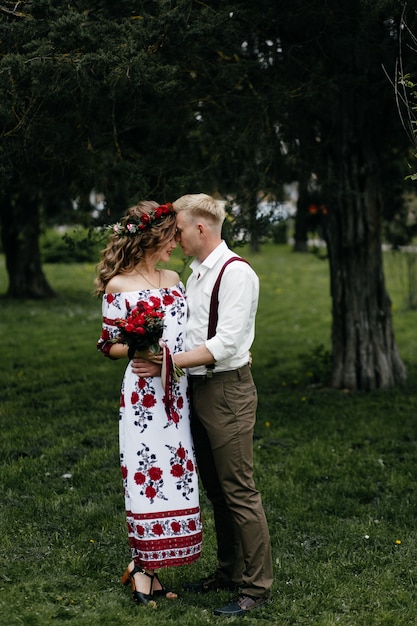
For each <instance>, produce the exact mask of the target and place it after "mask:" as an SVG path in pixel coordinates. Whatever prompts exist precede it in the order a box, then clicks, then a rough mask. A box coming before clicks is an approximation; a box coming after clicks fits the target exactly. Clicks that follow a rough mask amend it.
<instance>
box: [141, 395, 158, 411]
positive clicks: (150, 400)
mask: <svg viewBox="0 0 417 626" xmlns="http://www.w3.org/2000/svg"><path fill="white" fill-rule="evenodd" d="M142 404H143V406H144V407H146V408H147V409H150V408H151V407H153V406H155V404H156V400H155V398H154V397H153V395H152V394H150V393H145V395H144V396H143V400H142Z"/></svg>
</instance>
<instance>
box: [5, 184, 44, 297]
mask: <svg viewBox="0 0 417 626" xmlns="http://www.w3.org/2000/svg"><path fill="white" fill-rule="evenodd" d="M0 207H1V208H0V218H1V238H2V243H3V249H4V253H5V257H6V269H7V273H8V277H9V286H8V289H7V293H6V296H7V297H9V298H16V299H18V298H34V299H42V298H52V297H54V296H55V295H56V294H55V292H54V290H53V289H52V287H51V286H50V285H49V283H48V281H47V279H46V277H45V275H44V273H43V270H42V264H41V255H40V247H39V234H40V215H39V198H38V197H33V196H25V195H24V194H19V195H18V196H14V197H11V196H7V197H6V198H5V199H4V200H3V202H2V203H1V205H0Z"/></svg>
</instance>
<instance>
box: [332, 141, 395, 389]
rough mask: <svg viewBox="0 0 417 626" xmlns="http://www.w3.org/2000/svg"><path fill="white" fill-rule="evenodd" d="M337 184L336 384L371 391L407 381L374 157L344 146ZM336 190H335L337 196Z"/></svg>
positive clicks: (335, 175)
mask: <svg viewBox="0 0 417 626" xmlns="http://www.w3.org/2000/svg"><path fill="white" fill-rule="evenodd" d="M345 148H346V149H345V150H344V151H343V156H342V159H340V161H339V162H338V163H339V167H338V168H337V171H335V164H336V163H337V161H336V159H335V160H333V162H332V161H331V158H330V160H329V162H328V163H329V167H330V170H332V171H329V177H328V180H333V193H332V190H331V189H328V193H329V194H331V193H332V195H331V196H329V197H331V198H332V201H331V203H330V206H329V211H328V223H327V229H328V230H327V235H326V239H327V246H328V252H329V260H330V280H331V296H332V304H333V325H332V352H333V372H332V386H333V387H336V388H347V389H350V390H363V391H369V390H372V389H382V388H386V387H391V386H394V385H395V384H397V383H400V382H403V381H404V380H405V379H406V369H405V366H404V364H403V362H402V360H401V358H400V355H399V352H398V348H397V345H396V343H395V339H394V332H393V326H392V318H391V301H390V298H389V296H388V293H387V291H386V288H385V281H384V274H383V262H382V248H381V210H380V203H379V199H378V189H379V186H378V179H377V174H376V172H377V168H376V167H375V159H374V158H373V153H372V152H371V151H370V150H367V151H365V150H364V148H363V146H362V145H361V142H359V141H358V142H357V143H356V145H354V146H352V145H349V147H348V146H346V145H345ZM334 189H337V192H336V193H335V192H334Z"/></svg>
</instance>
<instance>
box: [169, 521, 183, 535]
mask: <svg viewBox="0 0 417 626" xmlns="http://www.w3.org/2000/svg"><path fill="white" fill-rule="evenodd" d="M171 528H172V532H174V533H179V532H180V530H181V524H180V523H179V522H172V524H171Z"/></svg>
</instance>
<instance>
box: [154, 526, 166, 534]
mask: <svg viewBox="0 0 417 626" xmlns="http://www.w3.org/2000/svg"><path fill="white" fill-rule="evenodd" d="M152 530H153V532H154V533H155V535H163V534H164V529H163V528H162V526H161V524H154V525H153V526H152Z"/></svg>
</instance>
